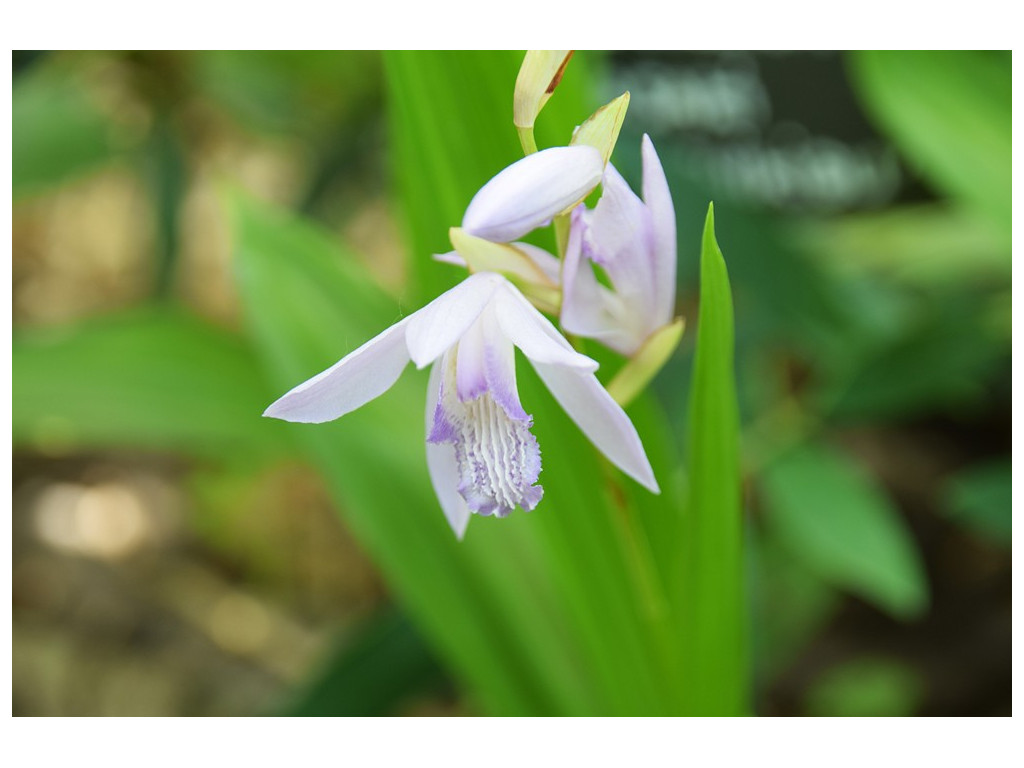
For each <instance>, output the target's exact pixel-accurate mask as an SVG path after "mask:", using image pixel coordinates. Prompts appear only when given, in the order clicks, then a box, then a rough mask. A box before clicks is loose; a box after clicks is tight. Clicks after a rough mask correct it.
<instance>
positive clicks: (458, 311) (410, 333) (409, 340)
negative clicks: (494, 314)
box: [405, 272, 504, 368]
mask: <svg viewBox="0 0 1024 768" xmlns="http://www.w3.org/2000/svg"><path fill="white" fill-rule="evenodd" d="M503 282H504V280H503V279H502V278H501V276H500V275H495V274H492V273H489V272H480V273H478V274H475V275H470V276H469V277H467V278H466V279H465V280H463V281H462V282H461V283H459V284H458V285H456V286H455V287H454V288H452V289H450V290H448V291H445V292H444V293H442V294H441V295H440V296H438V297H437V298H436V299H434V300H433V301H432V302H430V303H429V304H427V306H425V307H423V309H420V310H418V311H416V312H414V313H413V314H411V315H410V316H409V317H408V318H407V319H408V321H409V328H408V330H407V331H406V333H405V340H406V344H407V345H408V348H409V356H410V357H411V358H412V361H413V362H414V363H415V364H416V367H417V368H423V367H425V366H427V365H430V363H432V362H434V361H435V360H436V359H437V358H438V357H440V356H441V354H442V353H443V352H444V351H445V350H447V349H449V348H450V347H451V346H452V345H453V344H455V342H457V341H458V340H459V339H460V338H461V337H462V335H463V334H464V333H465V332H466V331H467V330H468V329H469V327H470V326H471V325H473V323H474V322H475V321H476V319H477V318H478V317H479V316H480V313H481V312H483V309H484V307H486V306H487V303H488V302H489V301H490V300H491V297H492V296H493V295H494V292H495V291H496V290H497V288H498V286H499V285H501V284H502V283H503Z"/></svg>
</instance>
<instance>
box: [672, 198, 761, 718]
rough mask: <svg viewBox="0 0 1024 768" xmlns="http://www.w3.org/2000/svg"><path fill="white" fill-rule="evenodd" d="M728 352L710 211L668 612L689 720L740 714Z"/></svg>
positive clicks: (737, 522)
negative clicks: (674, 613)
mask: <svg viewBox="0 0 1024 768" xmlns="http://www.w3.org/2000/svg"><path fill="white" fill-rule="evenodd" d="M733 350H734V338H733V310H732V294H731V291H730V288H729V274H728V271H727V270H726V266H725V259H724V258H723V257H722V252H721V250H720V249H719V247H718V243H717V241H716V240H715V220H714V209H713V208H712V207H709V208H708V215H707V220H706V222H705V226H704V239H703V246H702V249H701V268H700V313H699V315H698V321H697V351H696V357H695V359H694V364H693V383H692V386H691V390H690V424H689V440H688V450H689V471H688V477H689V481H690V494H689V504H688V506H687V509H686V513H685V515H684V517H683V521H682V526H681V532H680V535H679V536H678V541H679V547H680V550H681V552H680V561H681V565H682V581H681V587H680V590H679V593H678V595H677V597H676V606H677V608H678V609H679V611H680V617H681V633H682V636H681V639H680V642H681V647H680V658H681V663H682V666H683V673H682V684H683V687H684V691H685V695H686V698H685V710H686V711H687V712H688V713H689V714H700V715H741V714H745V713H746V712H747V710H748V708H749V701H748V697H749V691H748V689H747V685H748V682H747V651H746V626H745V620H744V616H745V614H746V608H747V606H746V603H745V592H744V574H743V567H744V566H743V528H742V508H741V503H740V463H739V461H740V456H739V411H738V406H737V402H736V379H735V373H734V369H733Z"/></svg>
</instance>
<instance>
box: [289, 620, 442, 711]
mask: <svg viewBox="0 0 1024 768" xmlns="http://www.w3.org/2000/svg"><path fill="white" fill-rule="evenodd" d="M444 680H445V678H444V673H443V672H442V670H441V668H440V667H439V666H438V663H437V661H436V660H435V659H434V657H433V656H432V655H431V653H430V651H429V650H428V649H427V646H426V645H425V644H424V642H423V640H422V638H420V636H419V634H418V633H417V632H416V630H415V628H414V627H413V626H412V625H411V624H410V623H409V620H408V619H407V618H405V617H404V616H402V614H401V613H399V612H398V611H396V610H394V609H391V608H389V609H385V610H384V611H382V612H381V614H380V615H377V616H374V617H372V618H371V619H370V620H369V621H367V622H366V623H365V624H364V625H363V626H361V627H360V628H359V630H358V631H357V633H356V635H355V637H353V638H346V639H345V640H344V641H343V642H340V643H339V644H338V647H337V649H336V650H335V652H334V654H333V655H332V656H331V658H329V659H327V660H326V663H325V664H324V666H323V668H322V669H319V670H317V672H316V674H315V675H314V676H313V678H312V679H311V680H310V682H309V683H308V684H307V685H306V686H305V687H304V688H303V689H302V690H301V691H300V692H299V693H298V695H297V696H296V697H295V698H294V699H293V700H292V701H290V702H289V703H288V705H287V707H286V708H285V710H284V712H282V714H284V715H288V716H291V717H351V716H357V717H379V716H381V715H390V714H394V710H395V707H396V706H397V705H398V704H400V703H401V702H402V701H403V700H407V699H408V698H409V697H411V696H413V695H415V694H417V693H420V692H422V691H424V690H430V689H436V688H439V687H440V686H441V685H442V684H443V683H444Z"/></svg>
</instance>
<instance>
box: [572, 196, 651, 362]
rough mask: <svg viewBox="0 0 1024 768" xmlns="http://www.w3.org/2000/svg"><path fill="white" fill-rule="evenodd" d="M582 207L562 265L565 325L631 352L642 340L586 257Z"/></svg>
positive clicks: (577, 214) (574, 212) (603, 342)
mask: <svg viewBox="0 0 1024 768" xmlns="http://www.w3.org/2000/svg"><path fill="white" fill-rule="evenodd" d="M585 215H586V211H585V210H584V208H583V207H582V206H580V207H577V208H576V210H574V211H573V213H572V225H571V227H570V229H569V242H568V245H567V246H566V249H565V262H564V265H563V267H562V307H561V317H560V320H561V323H562V327H563V328H564V329H565V330H567V331H568V332H569V333H576V334H579V335H581V336H585V337H586V338H589V339H597V340H599V341H600V342H601V343H602V344H605V345H607V346H608V347H610V348H611V349H614V350H615V351H616V352H621V353H622V354H625V355H628V354H630V353H631V352H632V351H633V350H634V349H635V348H636V347H637V346H638V345H639V344H640V343H642V341H643V339H638V338H637V337H636V334H631V333H629V331H627V330H626V323H625V322H624V320H625V319H628V313H626V311H625V309H624V308H623V307H622V301H621V299H620V298H619V297H618V296H616V295H615V294H614V293H612V292H611V291H609V290H608V289H607V288H605V287H604V286H603V285H601V284H600V283H599V282H598V281H597V278H596V277H595V276H594V270H593V269H592V268H591V266H590V264H589V263H588V262H586V261H584V260H583V230H584V229H585V228H586V223H585V221H584V216H585Z"/></svg>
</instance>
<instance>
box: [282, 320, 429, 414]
mask: <svg viewBox="0 0 1024 768" xmlns="http://www.w3.org/2000/svg"><path fill="white" fill-rule="evenodd" d="M407 323H408V318H406V319H405V320H402V321H401V322H399V323H397V324H395V325H393V326H391V327H390V328H388V329H387V330H386V331H384V332H383V333H381V334H380V335H378V336H375V337H374V338H372V339H370V340H369V341H368V342H366V343H365V344H363V346H361V347H359V349H357V350H355V351H353V352H350V353H349V354H348V355H346V356H345V357H343V358H342V359H341V360H339V361H338V362H337V363H335V364H334V365H332V366H331V367H330V368H328V369H327V370H325V371H322V372H320V373H318V374H317V375H316V376H314V377H313V378H311V379H309V380H308V381H304V382H303V383H302V384H299V385H298V386H297V387H295V388H294V389H293V390H291V391H290V392H288V393H287V394H285V395H282V396H281V397H280V398H278V400H276V401H275V402H274V403H272V404H271V406H270V407H269V408H267V410H266V411H264V412H263V415H264V416H270V417H272V418H275V419H283V420H285V421H298V422H304V423H309V424H319V423H321V422H324V421H331V420H332V419H336V418H338V417H339V416H344V415H345V414H346V413H349V412H350V411H354V410H355V409H356V408H359V407H360V406H362V405H364V404H366V403H368V402H369V401H370V400H373V399H374V398H375V397H377V396H378V395H382V394H383V393H384V392H386V391H387V390H389V389H390V388H391V386H392V385H393V384H394V383H395V382H396V381H398V377H399V376H400V375H401V373H402V371H403V370H405V366H406V365H408V364H409V352H408V350H407V349H406V346H405V332H406V325H407Z"/></svg>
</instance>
